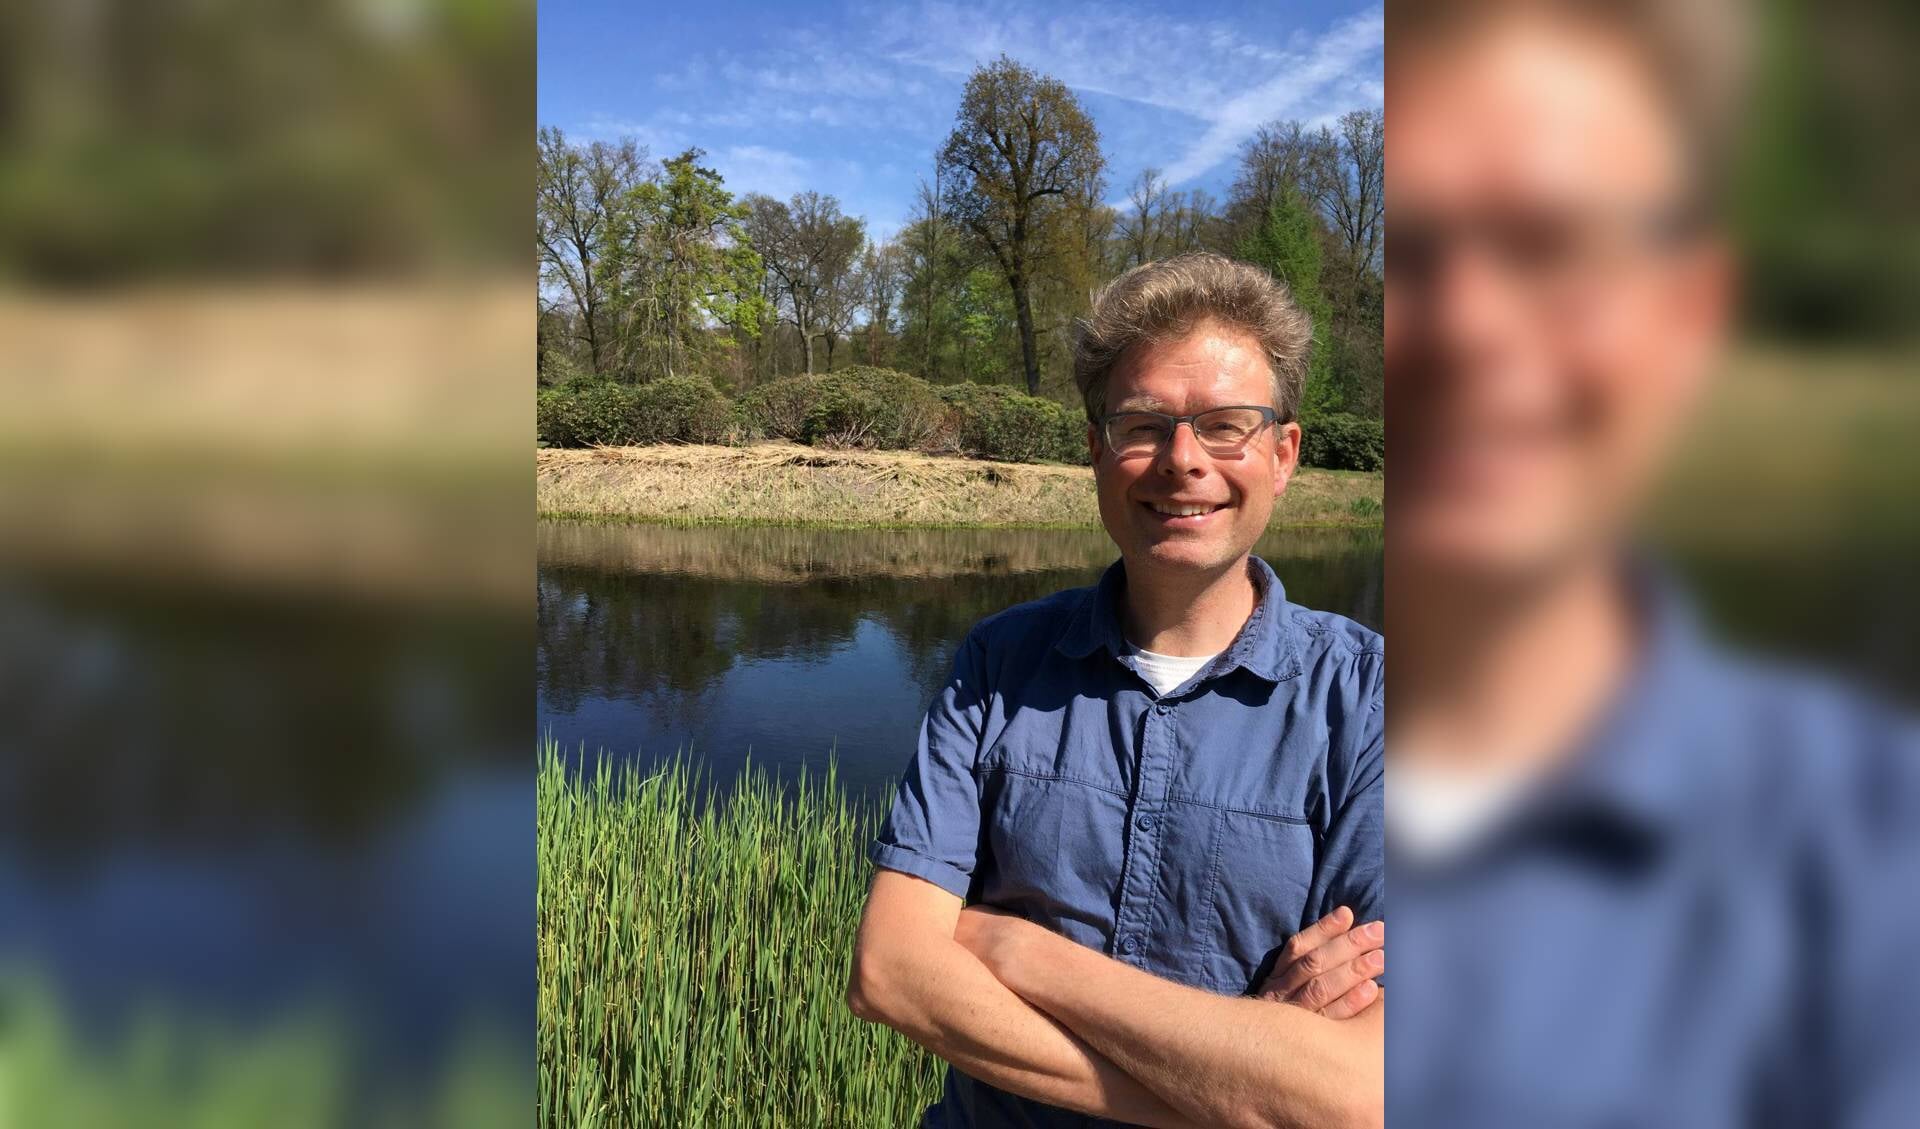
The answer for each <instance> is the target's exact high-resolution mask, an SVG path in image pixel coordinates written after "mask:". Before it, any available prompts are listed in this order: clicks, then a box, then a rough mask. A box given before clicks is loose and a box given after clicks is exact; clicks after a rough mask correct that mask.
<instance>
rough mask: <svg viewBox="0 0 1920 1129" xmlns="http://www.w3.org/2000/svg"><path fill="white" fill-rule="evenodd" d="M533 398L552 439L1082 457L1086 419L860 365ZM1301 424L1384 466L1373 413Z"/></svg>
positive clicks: (558, 443) (1320, 462) (1014, 397)
mask: <svg viewBox="0 0 1920 1129" xmlns="http://www.w3.org/2000/svg"><path fill="white" fill-rule="evenodd" d="M536 405H537V413H536V418H537V421H538V426H539V435H540V440H541V442H542V443H544V444H546V445H548V446H553V447H597V446H628V445H635V444H648V443H736V444H737V443H747V442H753V441H756V440H762V439H785V440H789V441H791V442H795V443H805V444H808V445H810V446H816V447H832V448H841V449H849V448H851V449H866V450H886V451H920V452H922V453H925V454H932V455H965V456H968V457H972V458H981V459H998V460H1002V461H1008V462H1028V463H1033V462H1062V463H1079V464H1083V465H1084V464H1086V463H1087V462H1088V461H1089V456H1088V449H1087V423H1086V417H1085V415H1083V414H1082V413H1081V411H1080V410H1079V409H1078V408H1069V407H1066V406H1063V405H1061V404H1059V403H1057V402H1055V401H1053V400H1047V399H1042V398H1041V397H1038V396H1028V395H1025V394H1023V393H1020V392H1017V391H1015V390H1014V389H1012V388H1009V387H1007V386H1005V385H995V384H974V383H972V382H970V381H962V382H960V383H958V384H944V385H933V384H929V383H927V382H926V381H924V380H921V379H920V378H918V377H915V376H909V375H907V374H906V373H903V372H895V371H893V370H891V369H883V368H874V367H871V366H867V365H855V366H851V367H849V368H845V369H840V370H838V371H835V372H831V373H826V374H822V375H817V376H808V375H801V376H789V377H782V378H781V379H779V380H774V381H770V382H768V383H766V384H763V385H760V386H759V387H757V388H754V389H753V390H751V391H750V392H747V393H746V394H745V395H742V396H741V397H740V398H739V399H737V400H733V399H729V398H728V397H727V396H726V395H724V394H723V393H721V392H720V390H719V389H717V388H715V387H714V386H713V384H712V383H711V382H710V381H707V380H705V379H703V378H699V377H687V376H672V377H662V378H660V379H658V380H653V381H649V382H647V383H645V384H621V383H619V382H618V381H612V380H607V379H604V378H591V379H588V378H577V379H575V380H572V381H570V382H568V383H567V384H565V385H563V386H561V387H558V388H548V389H543V390H541V392H540V393H539V395H538V397H537V398H536ZM1302 427H1303V430H1304V436H1303V438H1302V441H1301V451H1300V458H1301V462H1302V464H1304V465H1306V466H1315V467H1323V468H1326V469H1331V470H1379V469H1381V468H1382V467H1383V466H1384V465H1385V464H1386V433H1385V427H1384V425H1383V424H1382V422H1381V421H1380V420H1377V419H1363V418H1361V417H1359V416H1355V415H1352V414H1350V413H1345V412H1330V413H1313V414H1309V415H1307V416H1306V417H1305V418H1303V420H1302Z"/></svg>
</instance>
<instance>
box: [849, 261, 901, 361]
mask: <svg viewBox="0 0 1920 1129" xmlns="http://www.w3.org/2000/svg"><path fill="white" fill-rule="evenodd" d="M905 281H906V253H905V251H904V250H903V249H902V248H901V246H900V244H899V242H898V241H896V240H892V239H889V240H888V241H887V242H885V243H880V244H873V243H869V244H868V245H867V249H866V251H865V252H864V253H863V254H862V255H861V256H860V295H861V298H862V299H863V300H864V302H865V303H866V315H867V363H868V364H874V365H877V364H879V363H880V362H881V356H880V342H881V340H882V338H884V337H886V336H887V335H888V334H891V333H892V332H893V307H894V303H895V302H896V301H898V299H899V297H900V290H901V287H902V286H903V285H904V284H905Z"/></svg>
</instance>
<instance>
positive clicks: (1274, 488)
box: [1088, 322, 1300, 574]
mask: <svg viewBox="0 0 1920 1129" xmlns="http://www.w3.org/2000/svg"><path fill="white" fill-rule="evenodd" d="M1240 405H1255V406H1264V407H1269V408H1271V407H1273V406H1274V403H1273V379H1272V377H1271V376H1270V375H1269V372H1268V368H1267V362H1266V358H1265V357H1264V356H1263V355H1262V354H1261V352H1260V349H1259V346H1258V345H1257V343H1256V342H1255V341H1254V340H1253V339H1252V338H1251V337H1249V336H1248V335H1246V334H1244V333H1241V332H1239V331H1237V330H1233V329H1230V328H1227V327H1225V326H1221V325H1218V324H1216V323H1212V322H1202V323H1201V324H1200V325H1198V326H1197V327H1196V328H1195V329H1194V331H1193V332H1192V333H1190V334H1188V335H1187V336H1186V337H1185V338H1182V339H1181V340H1178V341H1170V342H1166V343H1162V344H1147V345H1139V346H1135V347H1134V348H1132V349H1129V350H1128V351H1127V352H1126V354H1125V355H1124V356H1123V357H1122V358H1121V359H1120V363H1119V364H1118V365H1116V366H1115V367H1114V370H1113V372H1112V373H1111V374H1110V375H1109V377H1108V378H1107V411H1108V412H1124V411H1141V410H1144V411H1155V412H1164V413H1166V414H1168V415H1176V416H1181V415H1190V414H1192V413H1194V412H1202V411H1206V410H1207V409H1209V408H1222V407H1232V406H1240ZM1299 436H1300V429H1299V427H1298V426H1296V425H1294V424H1291V423H1288V424H1275V425H1273V426H1271V427H1266V428H1263V429H1261V430H1260V431H1259V432H1258V433H1256V434H1255V435H1254V436H1253V437H1252V439H1250V440H1248V441H1247V442H1246V443H1245V444H1244V445H1242V446H1240V447H1239V448H1238V449H1237V450H1233V451H1228V452H1210V451H1208V450H1207V449H1205V448H1203V447H1202V446H1201V444H1200V442H1199V441H1198V440H1197V439H1196V438H1195V437H1194V434H1193V428H1192V426H1191V425H1188V424H1182V425H1180V426H1179V427H1177V428H1175V429H1174V433H1173V437H1172V439H1171V440H1170V441H1169V442H1168V443H1167V444H1166V445H1165V446H1164V447H1162V448H1161V449H1160V451H1159V453H1158V454H1138V455H1136V454H1121V453H1119V452H1116V451H1113V450H1110V449H1108V448H1107V447H1106V445H1105V443H1104V442H1103V440H1102V438H1101V436H1100V434H1099V428H1098V427H1095V428H1091V429H1090V430H1089V436H1088V438H1089V442H1090V443H1091V445H1092V450H1093V472H1094V482H1095V484H1096V485H1097V487H1098V489H1099V495H1100V519H1101V521H1102V522H1104V523H1105V524H1106V527H1107V533H1108V534H1109V535H1110V536H1112V538H1113V540H1114V543H1115V544H1116V545H1118V546H1119V547H1120V555H1121V556H1122V557H1123V558H1124V559H1125V560H1126V561H1127V564H1128V565H1129V571H1130V574H1131V573H1133V572H1136V571H1137V572H1142V573H1152V572H1154V571H1157V570H1160V569H1182V570H1185V569H1192V570H1200V571H1209V570H1218V569H1220V568H1223V567H1225V566H1227V565H1230V564H1232V563H1233V562H1234V561H1236V560H1238V559H1240V558H1241V557H1243V556H1245V555H1246V554H1247V553H1248V552H1250V551H1251V550H1252V549H1253V545H1254V542H1256V541H1258V540H1259V539H1260V534H1261V533H1262V532H1264V531H1265V530H1266V527H1267V519H1268V518H1269V517H1270V516H1271V515H1272V513H1273V500H1274V498H1276V497H1277V496H1278V495H1280V494H1281V493H1282V492H1283V491H1285V490H1286V488H1287V479H1288V478H1289V477H1291V476H1292V474H1293V468H1294V464H1295V462H1296V461H1297V460H1298V458H1299V448H1300V442H1299ZM1196 507H1197V508H1198V509H1199V510H1200V511H1201V512H1199V513H1193V512H1192V511H1193V510H1194V509H1195V508H1196Z"/></svg>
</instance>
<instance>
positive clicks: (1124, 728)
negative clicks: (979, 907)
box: [868, 557, 1384, 1126]
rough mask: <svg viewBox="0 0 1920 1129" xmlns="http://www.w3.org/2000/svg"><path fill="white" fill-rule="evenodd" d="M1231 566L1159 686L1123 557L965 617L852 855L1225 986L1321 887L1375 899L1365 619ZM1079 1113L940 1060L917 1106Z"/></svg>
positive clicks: (1377, 825)
mask: <svg viewBox="0 0 1920 1129" xmlns="http://www.w3.org/2000/svg"><path fill="white" fill-rule="evenodd" d="M1250 569H1251V571H1252V574H1253V579H1254V582H1255V585H1256V587H1257V589H1258V591H1259V602H1258V604H1257V606H1256V609H1255V611H1254V613H1253V615H1252V616H1251V617H1250V618H1249V619H1248V620H1247V623H1246V624H1245V625H1244V626H1243V627H1242V628H1241V630H1240V633H1239V635H1238V636H1237V637H1236V638H1235V640H1234V642H1233V643H1232V644H1231V645H1230V646H1229V647H1228V648H1227V649H1226V650H1225V651H1223V652H1222V653H1221V654H1220V656H1219V657H1218V658H1217V659H1215V660H1214V661H1213V662H1212V663H1211V664H1210V665H1209V666H1207V667H1206V668H1204V669H1202V670H1201V671H1200V672H1199V673H1198V674H1196V675H1195V676H1194V677H1193V678H1192V679H1190V680H1189V681H1188V682H1187V683H1186V684H1184V685H1183V686H1180V687H1176V688H1175V689H1174V690H1173V691H1172V692H1170V693H1168V694H1166V695H1165V696H1158V695H1156V694H1155V693H1154V691H1153V689H1152V687H1151V686H1149V685H1148V683H1147V682H1146V680H1145V679H1143V678H1142V677H1141V676H1140V674H1139V673H1138V671H1137V669H1136V660H1135V658H1134V657H1133V656H1131V655H1130V654H1129V648H1128V647H1127V645H1126V642H1125V639H1124V636H1123V635H1122V633H1121V627H1120V613H1121V607H1122V604H1121V599H1122V596H1123V592H1124V587H1125V584H1126V571H1125V568H1124V565H1123V563H1121V562H1116V563H1115V564H1114V565H1113V566H1112V567H1110V568H1108V569H1107V571H1106V573H1105V575H1104V576H1102V578H1101V580H1100V582H1099V584H1098V585H1097V586H1095V587H1092V588H1080V589H1074V590H1071V591H1067V592H1061V593H1058V594H1056V595H1053V596H1050V597H1047V598H1046V599H1042V600H1037V601H1035V602H1033V603H1028V604H1022V605H1020V606H1018V607H1014V608H1010V609H1008V610H1006V611H1003V612H1000V613H998V614H996V615H993V616H989V617H988V618H987V619H985V620H982V621H981V622H980V623H979V624H978V625H977V626H975V627H974V629H973V630H972V631H971V632H970V633H969V634H968V636H967V638H966V640H965V641H964V642H963V643H962V644H961V646H960V649H959V652H958V654H957V655H956V656H955V659H954V663H953V671H952V675H951V677H950V678H949V680H948V682H947V685H946V687H945V689H943V690H942V691H941V692H940V694H939V696H938V697H936V698H935V699H934V701H933V703H932V705H931V707H930V708H929V709H928V711H927V715H926V718H925V720H924V722H923V723H922V725H921V729H920V740H919V746H918V748H917V750H916V751H915V753H914V757H913V760H912V762H911V763H910V764H908V766H907V769H906V773H905V776H904V778H903V779H902V781H901V784H900V790H899V795H898V798H897V800H896V802H895V804H894V806H893V810H892V812H891V814H890V815H889V817H888V819H887V821H886V823H885V825H884V826H883V827H882V829H881V832H880V835H879V838H878V839H876V840H875V841H874V842H873V844H872V845H871V846H870V847H869V849H868V857H870V858H871V859H872V860H873V862H874V863H875V864H877V865H879V866H882V867H886V868H888V869H891V870H897V871H901V872H903V873H906V874H911V875H915V876H917V877H919V878H923V879H925V880H927V881H929V882H932V883H934V884H935V885H937V886H940V887H941V888H943V889H945V890H948V891H950V892H952V893H953V894H955V895H956V896H959V897H962V898H964V899H966V901H967V902H968V903H969V904H975V903H986V904H988V905H993V906H997V907H999V908H1001V909H1005V910H1009V911H1011V912H1014V913H1017V914H1019V915H1020V916H1022V917H1025V918H1027V919H1029V920H1031V921H1035V922H1038V923H1040V924H1042V925H1045V926H1046V927H1047V928H1049V929H1052V930H1054V931H1055V932H1057V933H1060V934H1063V935H1065V936H1067V937H1069V938H1072V939H1073V940H1075V941H1078V942H1079V943H1080V944H1082V945H1086V946H1087V947H1089V948H1093V949H1097V950H1099V951H1100V952H1103V953H1106V954H1108V955H1110V956H1112V957H1114V958H1115V959H1117V960H1121V961H1125V962H1127V963H1128V964H1132V965H1134V966H1136V967H1139V968H1142V969H1145V970H1147V971H1149V972H1152V973H1154V974H1156V975H1159V976H1162V977H1165V978H1167V979H1170V980H1175V981H1179V982H1181V983H1184V984H1188V985H1192V986H1195V987H1198V988H1203V989H1206V990H1208V991H1213V992H1220V993H1225V994H1239V993H1244V992H1246V991H1248V990H1250V989H1251V988H1253V987H1255V986H1257V984H1258V982H1259V980H1260V979H1261V978H1263V977H1264V975H1265V971H1266V969H1267V967H1268V966H1269V965H1270V963H1271V961H1270V957H1271V955H1272V954H1273V952H1274V951H1275V950H1276V949H1277V948H1278V947H1279V946H1280V945H1282V944H1284V943H1285V941H1286V939H1287V938H1288V937H1289V936H1291V935H1292V934H1293V933H1295V932H1298V931H1299V930H1300V929H1301V928H1302V927H1303V926H1305V925H1307V924H1309V923H1311V922H1313V921H1315V920H1317V919H1318V918H1319V917H1320V916H1322V915H1323V914H1325V913H1327V912H1329V911H1331V910H1333V909H1334V908H1336V907H1337V906H1341V905H1347V906H1351V907H1352V908H1353V910H1354V913H1355V914H1356V915H1358V920H1362V921H1364V920H1368V919H1370V918H1375V917H1380V916H1381V915H1382V910H1383V901H1384V899H1383V894H1384V890H1383V886H1382V878H1383V871H1384V858H1383V854H1384V843H1383V835H1384V831H1383V827H1382V822H1381V821H1382V801H1381V796H1382V776H1381V759H1382V752H1383V750H1382V729H1381V723H1382V717H1381V699H1382V663H1383V655H1382V647H1381V640H1380V637H1379V636H1378V635H1376V634H1375V633H1374V632H1372V631H1369V630H1367V629H1366V628H1364V627H1362V626H1360V625H1359V624H1356V623H1354V622H1353V621H1351V620H1349V619H1346V618H1344V617H1342V616H1338V615H1333V614H1330V613H1327V612H1316V611H1309V610H1308V609H1306V608H1302V607H1300V606H1299V605H1297V604H1292V603H1289V602H1288V601H1287V599H1286V593H1285V590H1284V589H1283V588H1282V586H1281V583H1280V580H1279V578H1278V577H1277V576H1275V575H1274V572H1273V569H1272V568H1271V567H1270V566H1268V565H1267V563H1266V562H1265V561H1262V560H1260V559H1259V558H1257V557H1255V558H1251V560H1250ZM1092 1122H1093V1119H1089V1118H1086V1117H1084V1116H1082V1115H1079V1114H1075V1113H1069V1112H1067V1111H1064V1110H1060V1109H1057V1108H1055V1107H1052V1106H1047V1105H1043V1104H1041V1103H1038V1102H1033V1101H1028V1100H1026V1099H1024V1098H1020V1097H1016V1096H1014V1095H1011V1094H1008V1093H1006V1092H1004V1091H1002V1090H999V1089H996V1088H994V1087H992V1086H988V1085H986V1084H984V1083H981V1082H978V1081H976V1080H974V1079H972V1078H970V1077H968V1076H967V1075H965V1074H963V1073H962V1072H960V1071H958V1070H954V1069H952V1068H949V1069H948V1071H947V1081H946V1090H945V1094H944V1096H943V1097H942V1099H941V1101H940V1102H939V1103H938V1104H936V1105H935V1106H933V1107H932V1108H930V1109H929V1110H928V1111H927V1116H926V1119H925V1124H927V1125H929V1126H971V1125H1046V1126H1057V1125H1087V1124H1091V1123H1092Z"/></svg>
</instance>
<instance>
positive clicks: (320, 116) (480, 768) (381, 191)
mask: <svg viewBox="0 0 1920 1129" xmlns="http://www.w3.org/2000/svg"><path fill="white" fill-rule="evenodd" d="M533 118H534V96H533V12H532V9H531V5H530V4H527V3H523V2H522V3H513V2H509V3H498V2H492V0H480V2H471V0H393V2H384V0H364V2H354V3H344V2H332V0H327V2H321V3H307V2H299V3H295V2H289V0H268V2H266V3H254V2H247V3H242V2H238V0H213V2H211V3H204V2H192V3H189V2H184V0H158V2H148V0H99V2H88V3H77V4H76V3H54V2H37V0H29V2H28V3H24V4H15V5H9V6H8V7H7V8H6V9H5V11H4V12H3V13H0V402H4V403H5V404H6V405H7V406H6V408H5V409H4V410H3V411H0V672H4V673H0V1126H6V1127H13V1126H36V1127H37V1126H68V1125H75V1126H93V1125H123V1124H127V1125H162V1126H167V1125H205V1124H215V1123H219V1124H273V1125H312V1126H330V1125H368V1124H373V1125H445V1126H468V1125H481V1126H485V1125H493V1124H501V1125H508V1124H523V1123H524V1122H525V1120H526V1117H527V1116H528V1115H529V1113H530V1110H531V1106H532V1103H533V1086H532V1047H531V1038H532V1031H533V1014H534V1009H533V995H534V989H533V966H534V961H533V941H532V938H533V928H532V926H533V900H534V869H533V868H534V856H533V764H532V759H531V758H530V757H529V756H528V752H529V746H530V739H531V737H532V736H533V732H532V704H533V696H532V693H531V674H532V671H531V657H532V619H531V617H532V608H531V600H530V599H529V598H528V596H529V582H530V580H531V577H532V571H531V569H532V535H533V529H532V523H531V522H530V521H529V520H528V518H529V516H530V509H531V502H532V481H531V475H530V473H529V467H528V465H527V459H526V449H527V446H528V440H529V438H530V436H531V431H532V421H531V419H530V418H529V413H528V411H527V409H526V404H527V399H528V398H527V397H526V396H525V394H524V391H525V390H524V387H523V384H524V376H525V374H526V373H528V372H530V371H531V370H532V368H533V359H534V356H533V354H534V325H533V321H534V316H533V315H534V307H533V303H532V302H531V300H530V295H529V294H528V293H527V291H528V289H529V287H530V286H531V280H532V278H533V263H532V261H531V253H530V247H531V243H530V241H529V240H528V239H527V238H526V231H525V226H526V225H525V222H524V220H525V204H524V201H525V199H526V196H527V188H528V187H529V182H530V180H531V175H532V169H531V164H530V162H529V161H528V160H527V156H526V148H527V145H526V143H527V140H528V138H530V137H531V135H532V132H533Z"/></svg>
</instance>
